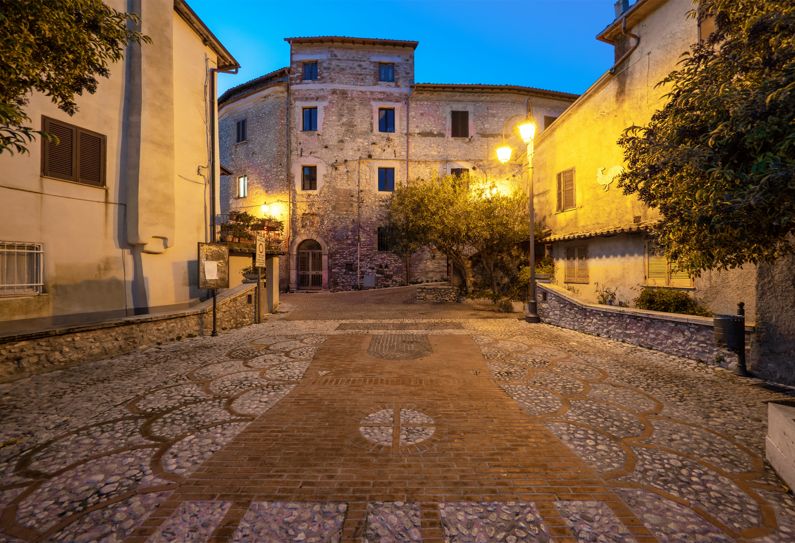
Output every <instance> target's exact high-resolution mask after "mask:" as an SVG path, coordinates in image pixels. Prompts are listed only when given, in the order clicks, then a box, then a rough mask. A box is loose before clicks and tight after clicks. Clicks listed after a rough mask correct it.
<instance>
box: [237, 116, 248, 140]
mask: <svg viewBox="0 0 795 543" xmlns="http://www.w3.org/2000/svg"><path fill="white" fill-rule="evenodd" d="M236 128H237V134H236V135H235V143H240V142H241V141H246V140H247V139H248V134H246V119H240V120H239V121H237V124H236Z"/></svg>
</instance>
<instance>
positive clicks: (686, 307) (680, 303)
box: [635, 287, 712, 317]
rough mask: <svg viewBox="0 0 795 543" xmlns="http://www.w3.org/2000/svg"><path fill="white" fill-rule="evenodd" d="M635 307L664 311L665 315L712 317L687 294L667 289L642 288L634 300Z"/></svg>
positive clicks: (701, 304)
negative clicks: (680, 314)
mask: <svg viewBox="0 0 795 543" xmlns="http://www.w3.org/2000/svg"><path fill="white" fill-rule="evenodd" d="M635 306H636V307H638V308H640V309H649V310H651V311H664V312H665V313H683V314H685V315H701V316H703V317H710V316H712V312H711V311H709V310H708V309H707V308H706V307H705V306H704V304H703V303H701V302H700V301H699V300H697V299H695V298H693V297H691V296H690V295H689V294H688V293H687V292H682V291H681V290H673V289H667V288H651V287H643V289H642V290H641V291H640V296H638V297H637V298H635Z"/></svg>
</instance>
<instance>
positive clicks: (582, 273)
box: [577, 247, 588, 283]
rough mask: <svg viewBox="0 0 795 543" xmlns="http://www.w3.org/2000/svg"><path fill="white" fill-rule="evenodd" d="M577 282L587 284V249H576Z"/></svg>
mask: <svg viewBox="0 0 795 543" xmlns="http://www.w3.org/2000/svg"><path fill="white" fill-rule="evenodd" d="M577 281H580V282H582V283H587V282H588V247H578V248H577Z"/></svg>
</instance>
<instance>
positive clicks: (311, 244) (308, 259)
mask: <svg viewBox="0 0 795 543" xmlns="http://www.w3.org/2000/svg"><path fill="white" fill-rule="evenodd" d="M297 253H298V255H297V256H298V266H297V271H298V288H299V289H300V290H320V289H322V288H323V249H322V248H321V247H320V243H318V242H317V241H315V240H313V239H307V240H304V241H302V242H301V243H300V244H299V245H298V251H297Z"/></svg>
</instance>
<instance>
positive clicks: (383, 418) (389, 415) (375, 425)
mask: <svg viewBox="0 0 795 543" xmlns="http://www.w3.org/2000/svg"><path fill="white" fill-rule="evenodd" d="M435 431H436V429H435V424H434V421H433V419H432V418H431V417H429V416H428V415H426V414H425V413H422V412H420V411H417V410H415V409H401V410H400V415H399V416H395V411H394V410H393V409H382V410H380V411H376V412H375V413H371V414H369V415H367V416H366V417H365V418H364V419H363V420H362V421H361V422H360V423H359V432H360V433H361V434H362V437H364V438H365V439H366V440H367V441H370V442H372V443H375V444H377V445H383V446H384V447H393V448H397V447H404V446H406V445H416V444H418V443H422V442H423V441H425V440H427V439H430V438H431V436H433V433H434V432H435Z"/></svg>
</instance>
